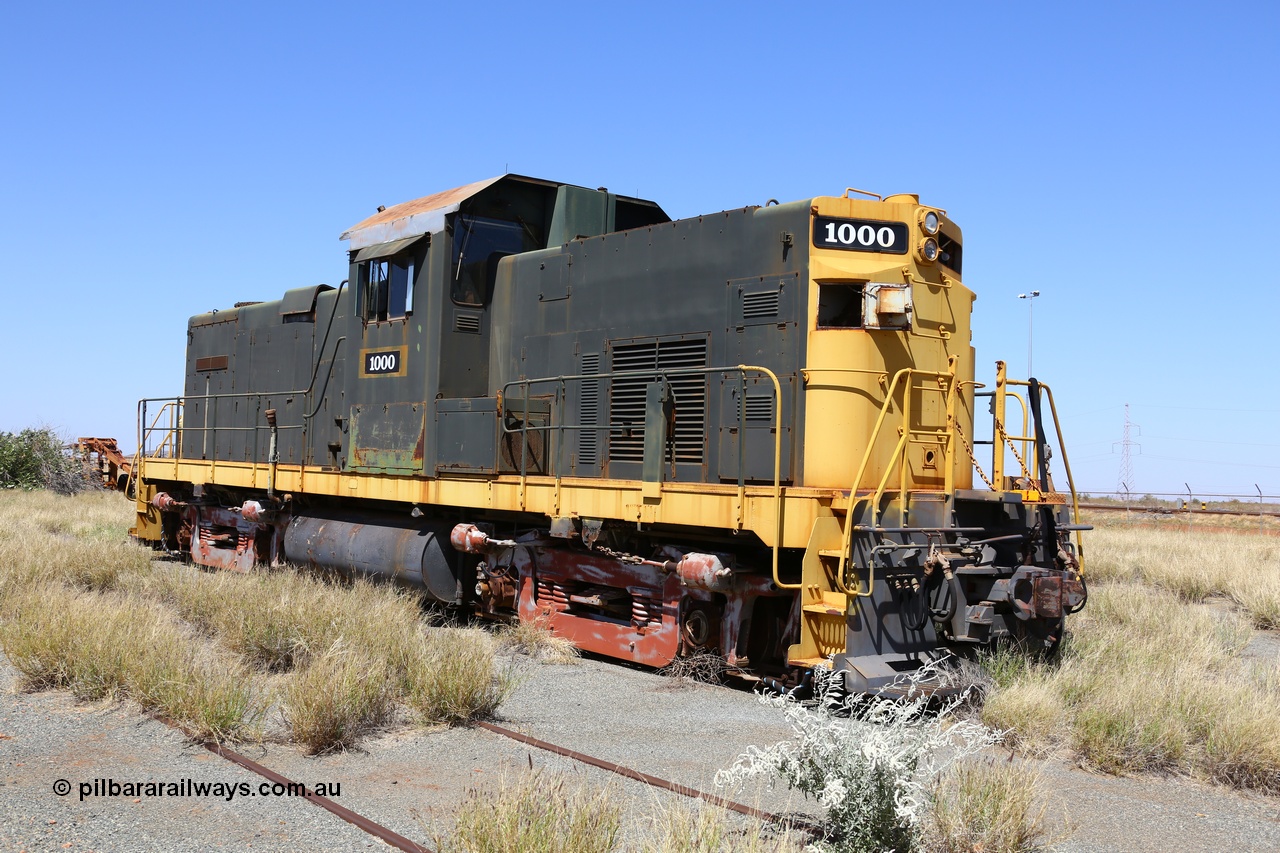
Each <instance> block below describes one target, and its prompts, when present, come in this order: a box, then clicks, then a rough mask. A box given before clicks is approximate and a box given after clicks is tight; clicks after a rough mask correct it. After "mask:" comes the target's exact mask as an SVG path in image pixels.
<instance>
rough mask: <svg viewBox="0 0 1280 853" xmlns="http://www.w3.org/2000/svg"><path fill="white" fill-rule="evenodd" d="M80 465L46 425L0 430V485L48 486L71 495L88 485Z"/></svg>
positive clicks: (12, 486) (16, 487) (21, 486)
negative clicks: (16, 430) (13, 431)
mask: <svg viewBox="0 0 1280 853" xmlns="http://www.w3.org/2000/svg"><path fill="white" fill-rule="evenodd" d="M89 486H90V481H89V478H88V477H86V476H85V470H84V466H83V465H82V464H81V463H80V461H79V460H77V459H75V458H74V457H72V456H71V454H69V453H68V452H67V449H66V445H65V444H64V443H63V441H62V439H61V438H60V437H59V436H58V434H57V433H56V432H55V431H54V430H53V429H51V428H49V427H38V428H30V427H29V428H27V429H24V430H23V431H22V432H19V433H16V434H15V433H12V432H0V488H4V489H25V490H28V491H30V490H32V489H49V490H50V491H54V492H57V493H58V494H60V495H74V494H76V493H77V492H82V491H84V490H85V489H87V488H89Z"/></svg>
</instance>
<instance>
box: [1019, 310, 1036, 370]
mask: <svg viewBox="0 0 1280 853" xmlns="http://www.w3.org/2000/svg"><path fill="white" fill-rule="evenodd" d="M1039 295H1040V291H1038V290H1033V291H1031V292H1030V293H1019V294H1018V298H1019V299H1025V300H1027V378H1028V379H1030V378H1031V344H1032V340H1033V338H1032V336H1031V333H1032V327H1033V325H1034V324H1033V322H1032V321H1033V320H1034V315H1035V301H1034V300H1035V298H1036V297H1037V296H1039Z"/></svg>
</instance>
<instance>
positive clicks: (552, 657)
mask: <svg viewBox="0 0 1280 853" xmlns="http://www.w3.org/2000/svg"><path fill="white" fill-rule="evenodd" d="M498 643H499V646H500V647H501V648H502V649H503V650H506V651H511V652H515V653H516V654H522V655H527V656H529V657H531V658H533V659H534V660H536V661H539V662H541V663H549V664H570V663H577V661H578V648H577V646H575V645H574V644H573V641H572V640H570V639H569V638H568V637H560V636H557V635H556V634H555V633H553V632H552V630H551V628H550V626H549V625H548V624H547V622H546V620H541V619H539V620H536V621H533V622H522V621H517V622H512V623H511V624H509V625H506V626H505V627H503V629H502V630H501V631H500V632H499V633H498Z"/></svg>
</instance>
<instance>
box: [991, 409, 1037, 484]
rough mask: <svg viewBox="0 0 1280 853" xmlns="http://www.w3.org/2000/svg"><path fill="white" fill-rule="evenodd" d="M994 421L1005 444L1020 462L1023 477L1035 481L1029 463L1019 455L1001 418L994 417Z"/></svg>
mask: <svg viewBox="0 0 1280 853" xmlns="http://www.w3.org/2000/svg"><path fill="white" fill-rule="evenodd" d="M992 420H994V421H995V422H996V429H998V430H1000V434H1001V435H1003V436H1004V443H1005V444H1007V445H1009V449H1010V450H1012V451H1013V458H1014V459H1017V460H1018V467H1019V468H1020V469H1022V476H1023V477H1025V478H1027V479H1028V480H1030V479H1033V478H1032V476H1031V472H1030V471H1029V470H1028V469H1027V463H1026V462H1024V461H1023V460H1022V456H1020V455H1019V454H1018V448H1017V447H1015V446H1014V444H1013V439H1012V438H1009V433H1008V432H1006V431H1005V428H1004V424H1002V423H1000V419H999V418H994V417H993V418H992Z"/></svg>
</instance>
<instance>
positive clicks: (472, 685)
mask: <svg viewBox="0 0 1280 853" xmlns="http://www.w3.org/2000/svg"><path fill="white" fill-rule="evenodd" d="M515 686H516V679H515V674H514V671H513V670H512V669H511V668H510V667H507V668H503V667H502V666H500V665H499V663H498V660H497V657H496V655H495V648H494V640H493V638H492V637H491V636H490V635H489V634H488V633H487V632H485V631H481V630H478V629H474V628H436V629H433V630H432V631H431V632H430V633H429V634H428V635H426V636H425V637H424V638H423V640H422V642H421V644H420V645H419V651H418V654H417V655H416V656H415V657H414V658H413V660H412V662H411V664H410V668H409V670H408V672H407V673H405V676H404V690H405V699H406V701H407V702H408V704H409V706H410V707H411V708H413V709H414V711H416V712H417V713H418V715H419V716H420V717H421V718H422V719H423V721H425V722H429V723H446V724H448V725H465V724H467V723H470V722H472V721H474V720H483V719H487V718H491V717H492V716H493V714H494V712H495V711H496V710H497V709H498V706H499V705H501V704H502V703H503V702H504V701H505V700H506V698H507V697H508V696H509V695H510V694H511V691H512V690H514V689H515Z"/></svg>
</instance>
